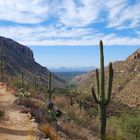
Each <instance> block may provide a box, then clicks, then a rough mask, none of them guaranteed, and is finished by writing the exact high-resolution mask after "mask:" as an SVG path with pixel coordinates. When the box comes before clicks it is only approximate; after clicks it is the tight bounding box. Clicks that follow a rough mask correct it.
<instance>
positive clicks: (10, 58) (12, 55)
mask: <svg viewBox="0 0 140 140" xmlns="http://www.w3.org/2000/svg"><path fill="white" fill-rule="evenodd" d="M0 50H1V51H0V55H1V58H3V59H4V61H5V64H6V68H5V71H6V73H7V74H8V75H11V76H17V77H18V76H20V75H21V73H22V72H23V73H24V78H25V80H27V81H30V82H33V79H34V78H36V79H37V81H38V83H40V84H44V83H45V84H47V82H48V73H49V70H48V69H47V68H46V67H43V66H41V65H40V64H39V63H37V62H36V61H35V58H34V54H33V51H32V50H31V49H30V48H28V47H27V46H24V45H22V44H20V43H18V42H16V41H14V40H12V39H9V38H5V37H2V36H0ZM52 81H53V82H52V85H53V86H54V87H55V86H56V87H63V86H64V83H65V81H64V80H63V79H62V78H61V77H59V76H58V75H56V74H52Z"/></svg>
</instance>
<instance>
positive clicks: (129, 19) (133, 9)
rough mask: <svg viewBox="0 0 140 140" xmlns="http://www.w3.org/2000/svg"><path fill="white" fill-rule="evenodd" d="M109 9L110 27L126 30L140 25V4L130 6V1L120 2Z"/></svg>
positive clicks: (122, 0)
mask: <svg viewBox="0 0 140 140" xmlns="http://www.w3.org/2000/svg"><path fill="white" fill-rule="evenodd" d="M107 7H108V10H109V15H108V23H109V24H108V27H116V28H118V29H124V28H136V27H138V26H139V25H140V16H139V15H140V2H136V3H134V4H132V5H129V4H128V0H118V1H116V3H115V4H112V5H107Z"/></svg>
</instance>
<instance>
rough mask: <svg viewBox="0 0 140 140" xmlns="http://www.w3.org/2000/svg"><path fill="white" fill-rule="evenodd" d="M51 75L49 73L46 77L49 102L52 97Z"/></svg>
mask: <svg viewBox="0 0 140 140" xmlns="http://www.w3.org/2000/svg"><path fill="white" fill-rule="evenodd" d="M52 92H53V90H52V73H51V72H50V73H49V76H48V93H49V99H50V100H51V97H52Z"/></svg>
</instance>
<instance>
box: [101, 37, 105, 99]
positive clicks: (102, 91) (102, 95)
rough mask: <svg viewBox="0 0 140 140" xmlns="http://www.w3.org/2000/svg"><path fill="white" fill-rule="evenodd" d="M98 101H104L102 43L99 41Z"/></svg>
mask: <svg viewBox="0 0 140 140" xmlns="http://www.w3.org/2000/svg"><path fill="white" fill-rule="evenodd" d="M100 100H101V101H104V100H105V92H104V54H103V42H102V40H100Z"/></svg>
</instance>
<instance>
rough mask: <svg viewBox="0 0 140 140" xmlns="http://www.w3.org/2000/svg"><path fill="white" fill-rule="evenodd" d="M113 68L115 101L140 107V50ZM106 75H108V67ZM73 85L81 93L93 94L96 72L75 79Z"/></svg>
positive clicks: (114, 64) (116, 63) (115, 64)
mask: <svg viewBox="0 0 140 140" xmlns="http://www.w3.org/2000/svg"><path fill="white" fill-rule="evenodd" d="M113 68H114V81H113V96H114V97H115V99H117V100H119V101H120V102H122V103H124V104H127V105H129V106H131V107H140V49H138V50H137V51H136V52H134V53H133V54H132V55H130V56H129V57H128V58H127V59H126V60H124V61H118V62H115V63H113ZM105 73H106V74H107V73H108V72H107V67H106V69H105ZM106 78H107V75H106ZM73 83H75V84H76V85H77V89H78V90H79V91H82V92H84V93H86V94H91V87H92V86H95V71H92V72H90V73H88V74H84V75H81V76H77V77H75V78H74V79H73Z"/></svg>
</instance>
